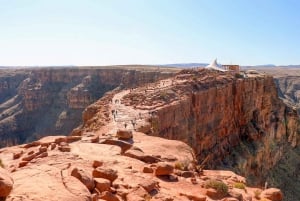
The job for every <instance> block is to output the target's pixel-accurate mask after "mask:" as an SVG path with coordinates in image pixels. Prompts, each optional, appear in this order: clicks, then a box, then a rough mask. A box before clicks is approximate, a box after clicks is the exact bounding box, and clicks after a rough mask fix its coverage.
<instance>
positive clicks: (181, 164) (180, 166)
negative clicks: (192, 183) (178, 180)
mask: <svg viewBox="0 0 300 201" xmlns="http://www.w3.org/2000/svg"><path fill="white" fill-rule="evenodd" d="M189 164H190V161H189V160H184V161H176V162H175V164H174V168H175V169H177V170H182V171H187V170H188V168H189Z"/></svg>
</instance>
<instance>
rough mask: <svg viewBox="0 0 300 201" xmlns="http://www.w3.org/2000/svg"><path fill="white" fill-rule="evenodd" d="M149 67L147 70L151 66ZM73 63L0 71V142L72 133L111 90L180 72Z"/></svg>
mask: <svg viewBox="0 0 300 201" xmlns="http://www.w3.org/2000/svg"><path fill="white" fill-rule="evenodd" d="M145 69H146V70H145ZM145 69H144V68H143V66H142V67H135V68H134V67H130V66H127V67H126V66H125V67H122V68H114V67H85V68H83V67H68V68H34V69H22V70H15V69H12V70H5V72H3V71H2V72H1V74H0V113H1V115H0V142H1V143H0V146H9V145H13V144H20V143H24V142H29V141H32V140H35V139H37V138H40V137H41V136H46V135H67V134H69V133H70V131H72V130H73V128H75V127H76V126H78V125H79V124H80V122H81V113H82V111H83V110H84V108H86V107H87V106H88V105H90V104H91V103H93V102H94V101H96V100H98V99H99V98H100V97H102V96H103V94H104V93H106V92H107V91H110V90H113V89H114V88H116V87H120V88H126V87H135V86H138V85H142V84H145V83H148V82H154V81H156V80H158V79H162V78H166V77H169V76H171V75H172V74H174V72H176V70H174V72H173V70H169V69H168V70H164V69H162V70H159V71H158V70H157V68H153V67H148V68H145Z"/></svg>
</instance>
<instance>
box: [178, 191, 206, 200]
mask: <svg viewBox="0 0 300 201" xmlns="http://www.w3.org/2000/svg"><path fill="white" fill-rule="evenodd" d="M179 195H180V196H185V197H187V198H188V199H189V200H193V201H206V196H205V195H194V194H189V193H179Z"/></svg>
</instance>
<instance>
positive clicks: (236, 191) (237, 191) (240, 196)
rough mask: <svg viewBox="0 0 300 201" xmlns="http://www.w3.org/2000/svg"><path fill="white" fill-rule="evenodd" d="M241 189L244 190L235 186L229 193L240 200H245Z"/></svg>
mask: <svg viewBox="0 0 300 201" xmlns="http://www.w3.org/2000/svg"><path fill="white" fill-rule="evenodd" d="M241 191H243V190H242V189H236V188H233V189H231V190H229V192H228V195H229V196H230V197H233V198H235V199H237V200H238V201H243V193H242V192H241Z"/></svg>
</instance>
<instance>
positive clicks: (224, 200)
mask: <svg viewBox="0 0 300 201" xmlns="http://www.w3.org/2000/svg"><path fill="white" fill-rule="evenodd" d="M222 201H239V200H238V199H236V198H224V199H222Z"/></svg>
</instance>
